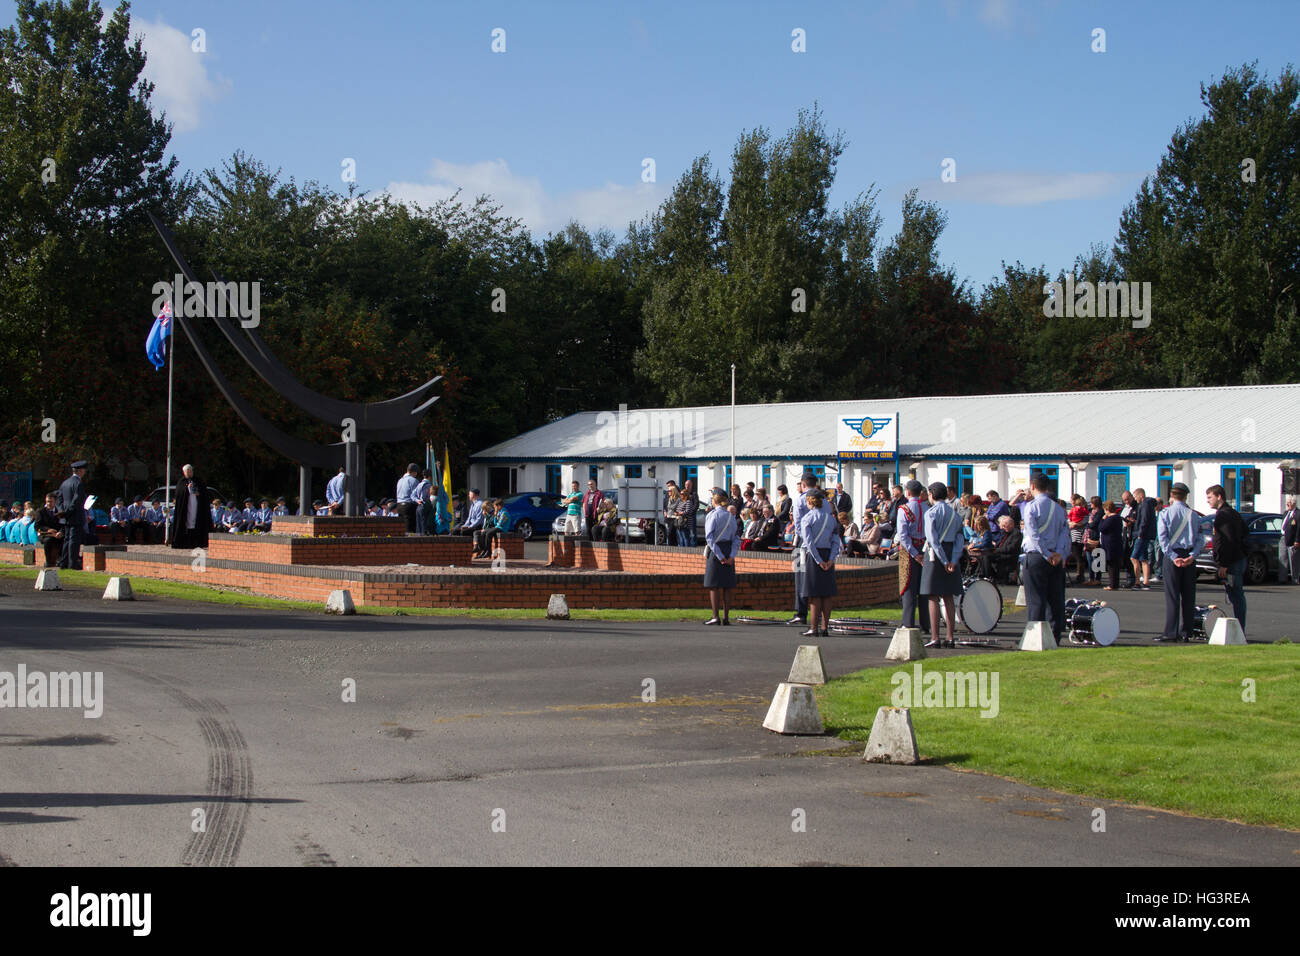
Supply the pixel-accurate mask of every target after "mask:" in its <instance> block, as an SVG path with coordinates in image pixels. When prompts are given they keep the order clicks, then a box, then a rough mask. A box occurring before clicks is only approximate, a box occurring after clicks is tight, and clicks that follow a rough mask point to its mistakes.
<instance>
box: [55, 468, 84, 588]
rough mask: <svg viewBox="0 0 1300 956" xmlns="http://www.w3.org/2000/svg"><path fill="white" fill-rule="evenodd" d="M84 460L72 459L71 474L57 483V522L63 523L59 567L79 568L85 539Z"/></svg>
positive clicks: (76, 569) (74, 569) (77, 569)
mask: <svg viewBox="0 0 1300 956" xmlns="http://www.w3.org/2000/svg"><path fill="white" fill-rule="evenodd" d="M85 477H86V462H85V461H74V462H73V463H72V474H71V476H69V477H68V478H65V479H64V481H63V484H61V485H59V522H60V524H62V525H63V551H62V553H61V554H60V555H59V567H60V568H70V569H72V570H73V571H80V570H81V542H82V541H84V540H85V539H86V486H85V483H84V480H83V479H84V478H85Z"/></svg>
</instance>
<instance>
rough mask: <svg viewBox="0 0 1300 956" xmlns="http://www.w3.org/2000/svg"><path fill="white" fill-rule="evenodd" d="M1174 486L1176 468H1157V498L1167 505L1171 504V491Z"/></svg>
mask: <svg viewBox="0 0 1300 956" xmlns="http://www.w3.org/2000/svg"><path fill="white" fill-rule="evenodd" d="M1173 486H1174V466H1173V465H1157V466H1156V497H1157V498H1159V499H1160V500H1161V501H1163V502H1164V503H1165V504H1168V503H1169V489H1170V488H1172V487H1173Z"/></svg>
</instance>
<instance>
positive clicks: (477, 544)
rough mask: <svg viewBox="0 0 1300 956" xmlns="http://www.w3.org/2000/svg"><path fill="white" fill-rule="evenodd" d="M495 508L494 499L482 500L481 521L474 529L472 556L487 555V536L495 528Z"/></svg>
mask: <svg viewBox="0 0 1300 956" xmlns="http://www.w3.org/2000/svg"><path fill="white" fill-rule="evenodd" d="M496 510H497V505H496V502H495V501H491V500H488V501H484V502H483V522H482V523H481V524H480V525H479V526H478V527H477V528H475V529H474V531H473V537H474V557H476V558H486V557H488V555H489V553H490V552H489V551H488V537H489V536H490V535H491V534H492V532H493V531H495V530H496Z"/></svg>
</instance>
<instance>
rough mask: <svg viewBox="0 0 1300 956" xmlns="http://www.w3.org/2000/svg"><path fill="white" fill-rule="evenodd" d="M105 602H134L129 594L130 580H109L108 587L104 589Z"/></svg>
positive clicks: (133, 596) (132, 595)
mask: <svg viewBox="0 0 1300 956" xmlns="http://www.w3.org/2000/svg"><path fill="white" fill-rule="evenodd" d="M104 600H105V601H134V600H135V595H134V594H132V593H131V579H130V578H109V579H108V587H106V588H104Z"/></svg>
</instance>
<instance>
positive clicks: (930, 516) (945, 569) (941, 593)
mask: <svg viewBox="0 0 1300 956" xmlns="http://www.w3.org/2000/svg"><path fill="white" fill-rule="evenodd" d="M947 498H948V487H947V486H946V485H945V484H943V482H939V481H936V482H935V483H934V484H932V485H931V486H930V509H929V510H928V511H927V512H926V513H925V564H924V565H922V567H921V596H922V597H928V598H929V599H930V641H929V643H927V644H926V645H925V646H926V647H956V646H957V645H956V643H955V642H954V641H953V638H952V626H953V621H955V620H956V614H955V613H954V611H953V598H954V597H955V596H956V595H958V594H961V593H962V584H961V570H960V568H959V562H960V561H961V552H962V547H963V546H964V543H965V542H964V538H965V536H964V535H963V534H962V530H961V515H960V514H959V513H958V512H957V509H956V508H954V507H953V506H952V505H950V504H949V503H948V501H947ZM940 598H942V599H943V606H944V610H946V611H947V612H948V617H947V623H946V625H945V626H946V627H947V631H948V639H947V640H946V641H941V640H939V600H940Z"/></svg>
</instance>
